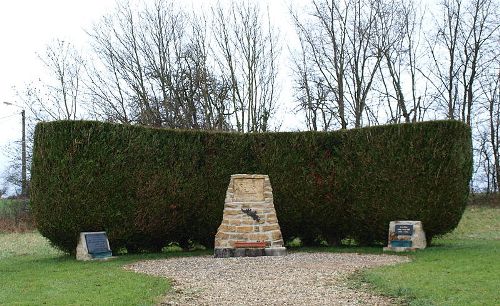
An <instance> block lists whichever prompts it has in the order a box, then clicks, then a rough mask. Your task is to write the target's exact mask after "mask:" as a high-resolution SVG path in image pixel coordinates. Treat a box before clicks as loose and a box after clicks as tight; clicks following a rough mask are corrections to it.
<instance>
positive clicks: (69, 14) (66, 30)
mask: <svg viewBox="0 0 500 306" xmlns="http://www.w3.org/2000/svg"><path fill="white" fill-rule="evenodd" d="M190 1H193V2H192V3H194V5H193V7H200V6H199V4H200V2H201V3H203V4H207V6H208V5H209V4H210V3H214V2H215V1H213V0H198V1H196V0H190ZM261 1H262V3H263V4H266V3H269V6H270V16H271V19H272V21H273V23H276V25H277V27H279V28H280V31H281V34H282V35H281V37H280V38H281V39H282V44H283V51H282V58H283V61H284V62H286V61H287V60H288V50H287V44H288V43H289V41H290V37H287V36H289V33H290V32H291V31H293V29H292V28H291V26H290V19H289V15H288V9H287V7H288V4H287V3H290V2H289V1H292V0H261ZM222 2H224V0H223V1H222ZM304 2H306V1H303V0H297V1H293V3H294V7H295V8H296V6H297V5H299V4H300V5H302V4H303V3H304ZM114 6H115V0H0V187H1V182H2V181H1V177H2V175H3V172H4V170H5V169H6V167H7V158H6V156H5V154H4V151H5V150H4V149H5V146H6V145H8V144H9V143H12V142H14V141H18V140H20V138H21V115H20V108H17V107H15V106H8V105H5V104H4V103H3V102H10V103H13V104H19V105H20V104H21V101H19V98H18V97H17V95H16V88H17V89H18V90H20V91H22V89H23V88H24V87H25V86H26V84H28V83H29V82H30V81H33V80H36V79H37V78H39V77H40V76H43V71H44V70H43V68H42V66H41V63H40V60H39V59H38V55H37V54H43V53H44V51H45V48H46V46H47V44H49V43H50V42H51V41H53V40H55V39H62V40H67V41H70V42H71V43H72V44H74V45H75V46H76V47H77V48H82V47H83V46H85V45H86V41H87V34H86V33H85V31H84V30H85V29H90V28H91V25H92V24H93V23H95V22H97V21H98V20H99V19H100V18H101V17H102V16H103V15H104V14H106V13H109V12H112V11H113V9H114ZM202 6H204V5H202ZM280 73H281V78H284V80H286V79H288V78H289V75H290V71H289V70H288V69H283V71H281V72H280ZM280 83H283V84H282V85H281V87H282V88H281V100H282V101H284V102H285V103H287V104H288V105H290V102H291V87H290V86H291V82H288V81H284V82H280ZM280 102H281V101H280ZM279 118H280V120H282V121H283V122H284V124H283V126H282V129H283V128H285V129H296V128H297V127H298V126H300V124H299V123H296V119H295V118H294V116H293V115H291V114H290V106H287V107H285V109H282V110H281V114H280V115H279Z"/></svg>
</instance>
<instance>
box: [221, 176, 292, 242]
mask: <svg viewBox="0 0 500 306" xmlns="http://www.w3.org/2000/svg"><path fill="white" fill-rule="evenodd" d="M238 241H243V242H266V245H267V247H270V248H275V247H283V245H284V244H283V237H282V235H281V229H280V226H279V223H278V219H277V216H276V210H275V209H274V203H273V193H272V187H271V182H270V180H269V177H268V176H267V175H245V174H237V175H232V176H231V180H230V182H229V186H228V189H227V193H226V200H225V203H224V212H223V219H222V223H221V225H220V226H219V228H218V230H217V234H216V236H215V248H234V244H235V243H236V242H238Z"/></svg>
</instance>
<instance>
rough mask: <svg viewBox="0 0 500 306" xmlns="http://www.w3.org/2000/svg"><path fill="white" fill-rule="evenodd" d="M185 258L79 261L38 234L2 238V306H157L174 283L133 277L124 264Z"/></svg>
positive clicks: (192, 253) (0, 249) (155, 256)
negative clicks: (53, 246) (60, 250)
mask: <svg viewBox="0 0 500 306" xmlns="http://www.w3.org/2000/svg"><path fill="white" fill-rule="evenodd" d="M198 254H200V252H191V253H189V255H198ZM185 255H187V254H185V253H164V254H148V255H145V254H142V255H134V256H120V257H119V258H117V259H114V260H110V261H105V262H79V261H76V260H75V259H74V258H73V257H69V256H66V255H63V254H61V253H59V252H58V251H56V250H54V249H53V248H52V247H50V245H49V244H48V243H47V241H46V240H45V239H44V238H43V237H41V236H40V235H39V234H37V233H24V234H0V275H1V276H0V305H152V304H155V303H157V302H158V301H159V298H161V296H162V295H164V294H165V293H166V292H167V291H168V290H169V289H170V284H169V282H168V280H167V279H164V278H158V277H151V276H147V275H142V274H136V273H133V272H129V271H126V270H124V269H123V268H122V267H123V265H125V264H127V263H131V262H135V261H137V260H140V259H153V258H165V257H167V256H185Z"/></svg>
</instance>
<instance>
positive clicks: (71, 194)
mask: <svg viewBox="0 0 500 306" xmlns="http://www.w3.org/2000/svg"><path fill="white" fill-rule="evenodd" d="M33 154H34V157H33V168H32V180H31V183H32V190H31V200H32V208H33V213H34V216H35V217H36V221H37V225H38V228H39V230H40V232H41V233H42V234H43V235H44V236H46V237H47V238H49V239H50V240H51V241H52V242H53V243H54V244H55V245H56V246H58V247H60V248H61V249H63V250H65V251H68V252H74V249H75V247H76V243H77V239H78V233H79V232H81V231H99V230H105V231H107V232H108V237H109V239H110V243H111V244H112V247H113V248H120V247H125V248H127V250H128V251H129V252H136V251H140V250H151V251H160V250H161V249H162V247H163V246H165V245H166V244H167V243H168V242H170V241H178V242H179V243H180V245H181V246H182V247H183V248H186V247H188V246H189V241H190V240H192V241H198V242H200V243H201V244H203V245H206V246H210V245H212V244H213V240H214V236H215V233H216V231H217V227H218V226H219V224H220V222H221V220H222V211H223V207H224V198H225V193H226V189H227V185H228V183H229V178H230V175H231V174H235V173H261V174H268V175H269V177H270V179H271V184H272V187H273V195H274V204H275V207H276V210H277V214H278V219H279V222H280V226H281V229H282V233H283V236H284V238H285V240H289V239H290V238H291V237H301V239H302V242H303V243H304V244H305V245H308V244H314V242H315V240H316V238H317V237H322V238H323V239H325V240H326V241H327V242H328V243H329V244H339V243H340V242H341V241H342V239H344V238H352V239H355V240H356V241H357V242H359V243H361V244H372V243H384V242H385V241H386V239H387V237H386V236H387V228H388V224H389V222H390V221H391V220H401V219H411V220H421V221H423V224H424V229H425V231H426V234H427V236H428V237H429V238H432V237H433V236H435V235H440V234H444V233H447V232H449V231H451V230H452V229H453V228H455V227H456V225H457V224H458V221H459V220H460V217H461V215H462V213H463V210H464V208H465V205H466V202H467V197H468V192H469V180H470V177H471V172H472V157H471V154H472V149H471V132H470V128H468V127H467V126H465V125H464V124H462V123H460V122H455V121H436V122H425V123H417V124H402V125H388V126H377V127H370V128H363V129H355V130H348V131H338V132H328V133H324V132H293V133H263V134H238V133H215V132H205V131H178V130H163V129H154V128H146V127H139V126H127V125H116V124H109V123H101V122H86V121H59V122H51V123H40V124H39V125H37V127H36V132H35V147H34V153H33Z"/></svg>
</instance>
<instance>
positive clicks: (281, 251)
mask: <svg viewBox="0 0 500 306" xmlns="http://www.w3.org/2000/svg"><path fill="white" fill-rule="evenodd" d="M264 252H265V253H266V256H285V255H286V254H287V252H286V248H285V247H277V248H266V249H264Z"/></svg>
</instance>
